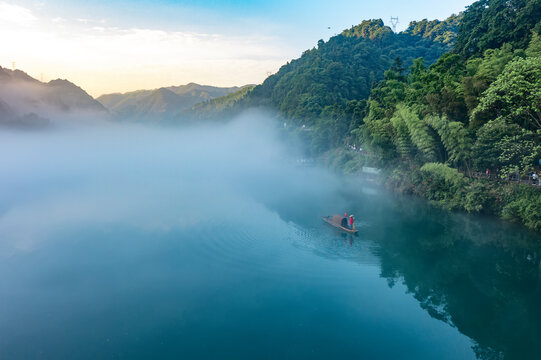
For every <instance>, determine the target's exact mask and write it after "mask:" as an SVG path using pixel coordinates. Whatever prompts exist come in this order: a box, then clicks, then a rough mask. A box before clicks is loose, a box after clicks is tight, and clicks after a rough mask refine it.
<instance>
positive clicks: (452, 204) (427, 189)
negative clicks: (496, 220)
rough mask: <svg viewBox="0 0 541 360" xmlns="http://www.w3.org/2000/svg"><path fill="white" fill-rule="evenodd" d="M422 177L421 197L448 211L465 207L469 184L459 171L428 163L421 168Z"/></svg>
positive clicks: (443, 165) (439, 164)
mask: <svg viewBox="0 0 541 360" xmlns="http://www.w3.org/2000/svg"><path fill="white" fill-rule="evenodd" d="M420 175H421V177H420V179H421V181H422V184H421V187H420V190H421V193H420V195H422V196H424V197H426V198H427V199H429V200H432V201H434V202H436V203H437V204H439V205H440V206H442V207H444V208H447V209H457V208H461V207H463V204H464V202H465V187H466V185H467V184H468V182H467V180H466V179H465V178H464V175H462V173H460V172H459V171H458V170H457V169H453V168H450V167H449V166H447V165H445V164H441V163H427V164H424V165H423V166H422V167H421V171H420Z"/></svg>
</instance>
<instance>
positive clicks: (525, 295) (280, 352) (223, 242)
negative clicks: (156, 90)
mask: <svg viewBox="0 0 541 360" xmlns="http://www.w3.org/2000/svg"><path fill="white" fill-rule="evenodd" d="M239 128H240V129H243V130H242V131H243V133H242V135H243V136H238V134H239ZM246 128H248V130H246ZM246 132H247V133H246ZM269 133H272V129H269V128H260V127H258V126H254V125H247V124H246V123H241V124H240V125H235V126H223V127H220V128H219V130H215V129H210V128H206V129H203V130H200V129H199V130H188V131H187V132H184V133H182V132H176V131H162V130H155V129H154V130H142V129H141V128H137V129H128V130H126V129H119V128H115V130H114V131H111V132H107V131H102V130H100V131H95V130H87V131H84V132H79V131H77V132H74V131H73V130H67V131H60V132H59V133H45V134H32V133H30V134H27V133H3V134H0V150H1V151H2V153H3V154H4V155H3V156H2V158H1V159H0V169H1V170H0V171H1V173H0V175H1V176H0V186H1V189H2V191H1V192H0V358H2V359H75V358H76V359H151V358H154V359H180V358H182V359H255V358H258V359H278V358H280V359H287V358H289V359H353V358H368V359H476V358H477V359H539V358H540V357H541V308H540V307H539V304H541V262H540V261H541V239H540V237H539V236H538V235H536V234H534V233H532V232H530V231H528V230H526V229H524V228H522V227H520V226H517V225H514V224H508V223H503V222H501V221H499V220H497V219H494V218H487V217H482V216H474V215H468V214H463V213H449V212H446V211H443V210H439V209H436V208H434V207H432V206H430V205H428V204H426V203H425V202H423V201H420V200H418V199H415V198H410V197H401V196H396V195H393V194H389V193H387V192H386V191H385V190H384V189H382V188H380V187H378V186H377V185H376V184H373V183H370V182H368V183H366V182H360V181H358V180H357V179H355V178H342V177H339V176H337V175H334V174H331V173H329V172H328V171H327V170H325V169H319V168H317V167H296V166H295V162H294V161H291V162H288V161H285V160H284V158H285V157H287V155H288V154H290V152H291V151H292V150H291V149H287V148H283V147H281V145H279V144H278V142H277V139H276V137H273V135H265V136H262V137H259V138H258V137H257V134H269ZM82 134H84V135H82ZM247 134H249V135H250V136H247ZM269 149H273V150H272V151H270V150H269ZM344 211H347V212H348V213H353V214H355V217H356V223H357V228H358V229H359V234H358V235H357V236H352V235H349V234H348V235H347V234H343V233H340V232H339V231H337V230H336V229H334V228H332V227H329V226H328V225H327V224H325V223H324V222H322V221H321V219H320V216H321V215H326V214H333V213H343V212H344Z"/></svg>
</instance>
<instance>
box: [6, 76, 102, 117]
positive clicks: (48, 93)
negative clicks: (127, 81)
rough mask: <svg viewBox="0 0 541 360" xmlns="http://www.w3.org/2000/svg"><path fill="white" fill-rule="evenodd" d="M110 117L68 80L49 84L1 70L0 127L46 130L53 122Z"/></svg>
mask: <svg viewBox="0 0 541 360" xmlns="http://www.w3.org/2000/svg"><path fill="white" fill-rule="evenodd" d="M75 116H76V117H77V118H78V119H80V118H82V117H89V118H95V117H96V116H100V117H104V116H108V111H107V109H106V108H105V107H103V105H101V104H100V103H99V102H97V101H96V100H94V98H92V97H91V96H90V95H88V94H87V93H86V91H84V90H83V89H81V88H80V87H78V86H77V85H75V84H73V83H72V82H70V81H68V80H61V79H56V80H52V81H49V82H48V83H44V82H41V81H39V80H36V79H34V78H33V77H31V76H30V75H28V74H27V73H25V72H23V71H21V70H9V69H6V68H2V67H0V124H3V125H6V124H7V125H15V126H18V125H23V126H33V125H39V126H43V125H45V124H47V123H49V121H50V120H52V121H56V120H63V119H71V118H73V117H75Z"/></svg>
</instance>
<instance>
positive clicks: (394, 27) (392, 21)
mask: <svg viewBox="0 0 541 360" xmlns="http://www.w3.org/2000/svg"><path fill="white" fill-rule="evenodd" d="M396 25H398V16H397V17H392V16H391V26H392V27H393V32H395V33H396Z"/></svg>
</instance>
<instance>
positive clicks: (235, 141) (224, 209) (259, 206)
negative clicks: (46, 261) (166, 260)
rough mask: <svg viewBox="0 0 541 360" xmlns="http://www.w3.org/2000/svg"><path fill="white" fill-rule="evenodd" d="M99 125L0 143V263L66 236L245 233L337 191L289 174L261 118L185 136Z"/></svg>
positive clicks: (275, 136) (289, 155)
mask: <svg viewBox="0 0 541 360" xmlns="http://www.w3.org/2000/svg"><path fill="white" fill-rule="evenodd" d="M101 124H102V125H100V126H79V127H73V126H72V127H69V128H59V129H56V130H54V131H46V132H1V133H0V151H1V152H2V154H4V156H2V157H1V158H0V169H1V170H0V172H1V175H0V188H2V189H3V191H2V192H1V193H0V238H1V239H3V240H2V243H1V244H0V251H1V252H2V253H3V254H10V253H12V252H13V251H18V250H24V251H31V250H32V249H35V248H36V247H38V246H39V244H40V243H41V242H42V241H45V240H47V239H54V237H55V234H58V233H59V232H62V231H67V230H69V229H70V228H81V227H98V228H99V227H107V226H120V225H121V226H128V227H134V228H138V229H144V230H148V231H170V230H171V229H175V228H182V227H194V226H197V227H203V226H205V224H209V223H212V222H233V223H236V224H238V226H250V223H251V220H250V219H251V218H253V217H254V216H270V217H276V218H279V214H277V213H276V209H277V208H279V207H283V206H284V204H289V205H291V206H295V203H296V202H297V201H299V200H298V197H299V196H303V197H306V196H307V195H308V198H311V197H312V198H314V199H321V198H322V197H324V196H325V194H326V193H328V192H329V189H336V186H338V184H339V180H338V179H337V178H335V177H334V176H333V175H331V174H329V173H327V171H325V170H323V169H319V168H317V167H309V168H307V167H301V166H299V162H298V160H299V159H300V152H299V151H297V149H296V147H294V146H291V144H289V145H285V144H284V142H283V141H282V140H281V138H280V133H279V131H278V129H277V126H276V124H275V123H274V122H273V121H272V120H269V119H267V118H266V116H265V115H263V114H257V113H250V114H247V115H245V116H241V117H239V118H237V119H236V120H234V121H231V122H227V123H222V124H216V123H215V124H212V125H198V126H191V127H186V128H159V127H148V126H137V125H127V124H114V123H109V124H107V125H103V124H104V123H101ZM289 205H288V206H289ZM316 215H318V214H316ZM315 218H317V216H316V217H315ZM289 220H291V219H289Z"/></svg>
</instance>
